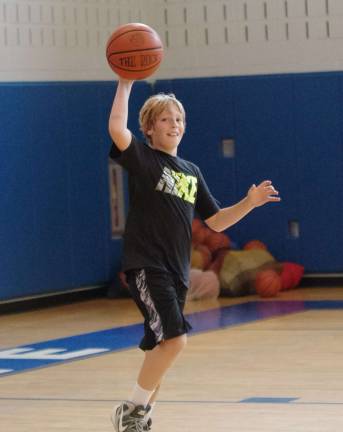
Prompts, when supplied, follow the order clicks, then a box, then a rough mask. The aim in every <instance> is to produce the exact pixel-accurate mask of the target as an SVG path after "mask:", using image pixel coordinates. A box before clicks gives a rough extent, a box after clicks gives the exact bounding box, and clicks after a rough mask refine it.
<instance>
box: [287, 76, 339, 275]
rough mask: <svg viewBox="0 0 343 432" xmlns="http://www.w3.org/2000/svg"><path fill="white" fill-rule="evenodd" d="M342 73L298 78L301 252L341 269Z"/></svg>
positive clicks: (320, 265) (316, 264) (316, 265)
mask: <svg viewBox="0 0 343 432" xmlns="http://www.w3.org/2000/svg"><path fill="white" fill-rule="evenodd" d="M342 100H343V94H342V75H331V76H330V75H328V76H326V75H324V76H320V75H318V76H314V77H308V76H303V77H302V76H298V77H295V78H294V110H293V112H294V121H295V124H294V128H295V141H296V147H297V155H298V167H299V170H298V208H299V214H300V215H301V237H300V248H301V256H303V257H305V259H306V265H307V267H308V268H311V269H313V270H316V269H322V270H325V271H332V272H334V271H342V270H343V252H342V244H343V142H342V125H343V122H342V120H343V118H342Z"/></svg>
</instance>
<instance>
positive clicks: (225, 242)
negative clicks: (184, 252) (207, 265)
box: [204, 231, 230, 253]
mask: <svg viewBox="0 0 343 432" xmlns="http://www.w3.org/2000/svg"><path fill="white" fill-rule="evenodd" d="M204 244H205V246H207V247H208V248H209V250H210V251H211V252H212V253H214V252H216V251H217V250H219V249H222V248H229V247H230V239H229V237H228V236H227V235H226V234H224V233H221V232H212V231H211V232H210V234H209V235H208V236H207V237H206V238H205V240H204Z"/></svg>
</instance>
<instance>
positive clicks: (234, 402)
mask: <svg viewBox="0 0 343 432" xmlns="http://www.w3.org/2000/svg"><path fill="white" fill-rule="evenodd" d="M261 399H269V400H268V401H265V402H264V401H259V402H249V401H246V400H239V401H237V400H232V401H230V400H159V401H158V403H159V404H164V405H167V404H176V405H180V404H189V405H191V404H195V405H196V404H210V405H213V404H220V405H287V406H289V405H343V401H342V402H330V401H302V400H299V398H289V397H285V398H273V397H270V398H261ZM272 399H276V401H274V402H273V401H272ZM279 399H287V401H285V402H282V401H280V400H279ZM289 399H296V400H289ZM0 401H18V402H19V401H20V402H85V403H88V402H89V403H113V404H116V403H120V402H122V400H117V399H73V398H38V397H36V398H16V397H0Z"/></svg>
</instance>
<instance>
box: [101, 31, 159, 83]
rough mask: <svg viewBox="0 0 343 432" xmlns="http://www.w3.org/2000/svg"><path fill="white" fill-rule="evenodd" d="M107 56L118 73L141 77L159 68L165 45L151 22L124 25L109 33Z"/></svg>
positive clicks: (125, 76) (132, 78)
mask: <svg viewBox="0 0 343 432" xmlns="http://www.w3.org/2000/svg"><path fill="white" fill-rule="evenodd" d="M106 58H107V61H108V64H109V66H110V68H111V69H112V70H113V71H114V72H115V73H116V74H117V75H119V76H121V77H122V78H125V79H130V80H141V79H145V78H147V77H149V76H150V75H152V74H153V73H154V72H155V71H156V70H157V69H158V67H159V65H160V63H161V61H162V58H163V46H162V42H161V39H160V37H159V35H158V34H157V32H156V31H155V30H154V29H152V28H151V27H149V26H148V25H146V24H142V23H130V24H124V25H122V26H120V27H118V28H117V29H116V30H115V31H114V32H113V33H112V35H111V36H110V38H109V40H108V42H107V46H106Z"/></svg>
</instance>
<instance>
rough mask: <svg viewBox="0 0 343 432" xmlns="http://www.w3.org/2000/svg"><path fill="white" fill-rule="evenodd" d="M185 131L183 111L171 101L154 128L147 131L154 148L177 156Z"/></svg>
mask: <svg viewBox="0 0 343 432" xmlns="http://www.w3.org/2000/svg"><path fill="white" fill-rule="evenodd" d="M184 132H185V124H184V121H183V116H182V113H181V112H180V111H179V110H178V108H177V106H176V105H174V104H173V103H170V104H168V105H167V107H166V108H165V109H164V110H163V111H162V112H161V114H159V115H158V116H157V117H156V120H155V122H154V124H153V126H152V128H151V129H150V130H148V131H147V134H148V135H149V137H150V140H151V145H152V147H153V148H154V149H157V150H161V151H164V152H165V153H169V154H171V155H173V156H176V154H177V148H178V145H179V144H180V141H181V139H182V137H183V134H184Z"/></svg>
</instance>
